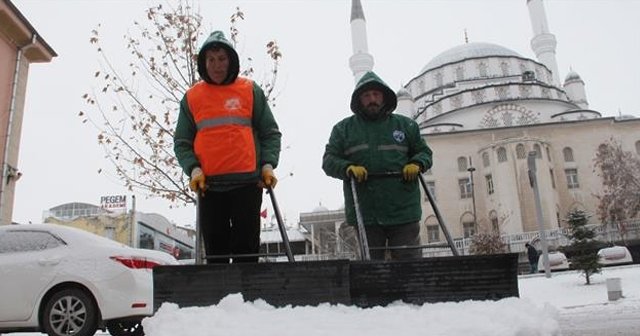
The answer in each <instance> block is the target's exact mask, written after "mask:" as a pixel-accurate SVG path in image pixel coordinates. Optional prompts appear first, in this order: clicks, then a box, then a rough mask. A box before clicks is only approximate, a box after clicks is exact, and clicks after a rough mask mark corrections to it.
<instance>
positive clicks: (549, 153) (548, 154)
mask: <svg viewBox="0 0 640 336" xmlns="http://www.w3.org/2000/svg"><path fill="white" fill-rule="evenodd" d="M544 149H545V150H546V151H547V160H549V162H551V151H550V150H549V147H548V146H547V147H545V148H544Z"/></svg>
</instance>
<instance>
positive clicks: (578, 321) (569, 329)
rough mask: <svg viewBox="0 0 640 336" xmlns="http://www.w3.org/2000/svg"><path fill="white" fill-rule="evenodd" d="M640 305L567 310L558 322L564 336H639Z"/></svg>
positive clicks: (609, 305) (608, 305) (611, 305)
mask: <svg viewBox="0 0 640 336" xmlns="http://www.w3.org/2000/svg"><path fill="white" fill-rule="evenodd" d="M639 317H640V304H638V305H636V306H635V307H633V306H630V305H624V306H622V305H616V304H615V303H614V304H605V305H601V307H598V309H597V310H594V309H593V307H588V306H586V307H579V308H573V309H565V310H563V311H562V312H561V314H560V317H559V318H558V321H559V322H560V329H561V330H562V335H563V336H601V335H607V336H637V335H638V334H639V333H640V332H639V331H638V330H640V318H639Z"/></svg>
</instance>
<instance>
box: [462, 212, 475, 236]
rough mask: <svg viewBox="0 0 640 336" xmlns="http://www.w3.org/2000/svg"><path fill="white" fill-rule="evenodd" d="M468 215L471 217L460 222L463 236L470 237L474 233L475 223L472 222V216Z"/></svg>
mask: <svg viewBox="0 0 640 336" xmlns="http://www.w3.org/2000/svg"><path fill="white" fill-rule="evenodd" d="M469 217H471V218H467V219H465V220H464V221H463V222H462V230H463V234H464V238H471V237H472V236H473V235H474V234H476V225H475V224H474V223H473V217H472V216H471V215H469Z"/></svg>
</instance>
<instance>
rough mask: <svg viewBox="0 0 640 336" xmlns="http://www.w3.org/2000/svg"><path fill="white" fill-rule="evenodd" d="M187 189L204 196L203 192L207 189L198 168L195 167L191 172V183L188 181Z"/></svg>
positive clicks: (203, 177) (202, 174)
mask: <svg viewBox="0 0 640 336" xmlns="http://www.w3.org/2000/svg"><path fill="white" fill-rule="evenodd" d="M189 188H191V190H193V191H194V192H196V193H200V195H204V191H205V190H206V189H207V184H206V183H205V176H204V173H203V172H202V169H200V167H195V168H193V170H192V171H191V181H189Z"/></svg>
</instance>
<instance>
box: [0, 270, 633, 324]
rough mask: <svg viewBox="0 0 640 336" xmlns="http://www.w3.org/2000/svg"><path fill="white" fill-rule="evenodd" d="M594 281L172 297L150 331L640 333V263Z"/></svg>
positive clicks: (540, 279)
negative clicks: (333, 297) (204, 303)
mask: <svg viewBox="0 0 640 336" xmlns="http://www.w3.org/2000/svg"><path fill="white" fill-rule="evenodd" d="M614 277H616V278H620V279H621V283H622V293H623V295H624V298H622V299H621V300H618V301H613V302H609V301H608V296H607V289H606V279H607V278H614ZM591 280H592V284H591V285H589V286H586V285H585V284H584V283H585V281H584V278H583V277H582V276H581V275H580V274H579V273H577V272H575V271H567V272H562V273H552V277H551V278H549V279H547V278H545V277H544V274H539V275H526V276H521V277H519V279H518V286H519V291H520V298H509V299H503V300H500V301H466V302H459V303H452V302H448V303H434V304H424V305H422V306H414V305H407V304H402V303H397V304H393V305H390V306H387V307H374V308H367V309H362V308H356V307H347V306H343V305H328V304H326V305H320V306H318V307H284V308H274V307H272V306H270V305H268V304H266V303H265V302H264V301H256V302H244V301H243V299H242V296H241V295H240V294H233V295H229V296H227V297H226V298H225V299H223V300H222V301H221V302H220V303H219V304H217V305H214V306H210V307H190V308H179V307H177V306H176V305H174V304H168V303H166V304H164V305H163V306H162V307H161V308H160V310H159V311H158V312H157V314H156V315H154V316H153V317H151V318H147V319H145V320H144V321H143V325H144V327H145V331H146V332H147V335H149V336H175V335H194V336H215V335H243V336H244V335H261V336H270V335H274V336H275V335H278V336H289V335H296V336H299V335H302V334H304V335H307V336H314V335H349V336H357V335H363V336H364V335H366V336H380V335H397V336H400V335H412V336H413V335H427V334H428V335H441V336H469V335H474V336H484V335H487V336H489V335H490V336H501V335H504V336H557V335H561V334H562V335H564V336H567V335H587V334H588V333H587V334H585V332H584V331H582V330H580V331H579V332H576V330H578V329H579V328H580V327H585V328H587V329H588V328H590V326H589V323H591V324H592V326H591V327H593V324H598V326H595V327H600V328H601V329H600V331H598V332H597V333H595V334H594V335H602V334H607V335H613V334H615V335H634V334H635V332H636V331H637V330H638V329H640V319H638V318H636V317H635V316H640V314H639V313H640V265H632V266H622V267H609V268H605V269H603V273H602V274H596V275H594V276H593V277H592V279H591ZM620 316H622V318H623V319H621V318H620ZM616 319H618V320H616ZM606 322H608V324H607V323H606ZM584 325H586V326H584ZM567 328H568V329H567ZM605 328H606V329H605ZM616 328H618V329H621V330H622V331H621V332H619V331H620V330H618V331H616ZM567 330H568V332H567ZM591 330H593V328H591ZM603 330H604V331H605V332H604V333H603V332H602V331H603ZM572 331H573V332H572ZM625 332H628V333H625ZM7 335H11V336H14V335H15V336H27V335H41V334H7ZM589 335H591V334H589Z"/></svg>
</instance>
